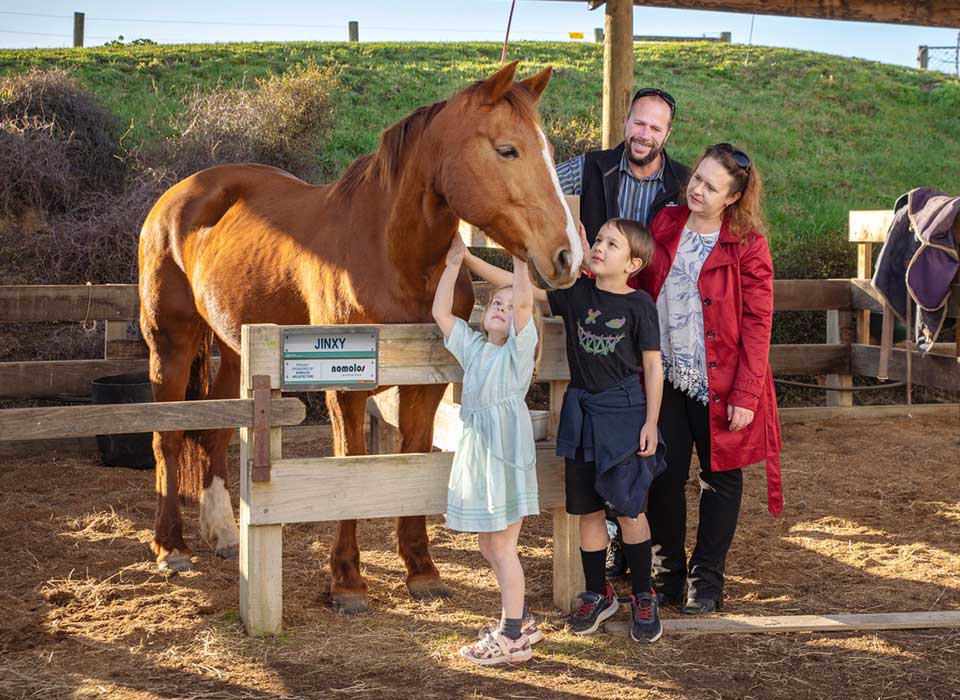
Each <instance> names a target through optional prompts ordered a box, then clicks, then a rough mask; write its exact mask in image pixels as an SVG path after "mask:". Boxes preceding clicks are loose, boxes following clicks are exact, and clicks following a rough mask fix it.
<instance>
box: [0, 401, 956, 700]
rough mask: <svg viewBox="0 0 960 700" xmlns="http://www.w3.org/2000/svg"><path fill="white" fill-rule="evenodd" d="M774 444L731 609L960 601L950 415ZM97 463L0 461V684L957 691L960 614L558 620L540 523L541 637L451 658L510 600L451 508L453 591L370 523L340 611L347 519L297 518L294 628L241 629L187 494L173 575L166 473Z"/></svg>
mask: <svg viewBox="0 0 960 700" xmlns="http://www.w3.org/2000/svg"><path fill="white" fill-rule="evenodd" d="M784 441H785V452H784V460H783V463H784V483H785V488H786V497H787V507H786V511H785V515H784V516H783V517H781V518H779V519H774V518H772V517H770V516H769V515H768V514H767V513H766V510H765V491H764V489H765V485H764V480H763V474H762V469H758V468H752V469H751V470H749V471H748V472H747V475H746V476H747V478H746V479H745V481H746V487H745V494H744V509H743V515H742V518H741V524H740V529H739V531H738V533H737V538H736V540H735V541H734V545H733V549H732V551H731V554H730V558H729V560H728V573H729V583H728V588H727V607H726V609H725V610H726V611H728V612H730V613H739V614H750V615H778V614H798V613H821V614H826V613H850V612H894V611H917V610H960V472H958V463H960V460H958V456H960V419H952V420H950V421H946V422H944V421H942V420H934V419H928V418H916V419H912V420H911V419H907V418H896V419H884V420H877V421H850V422H845V423H841V424H830V423H813V422H811V423H807V424H800V425H790V426H785V429H784ZM310 449H311V451H312V452H313V453H316V452H317V451H318V450H319V449H320V446H317V445H314V446H312V448H310ZM96 464H97V463H96V458H95V456H94V455H90V456H89V457H86V458H78V457H67V456H62V455H60V456H58V455H57V454H43V455H36V456H35V457H32V458H21V459H16V460H11V459H8V460H6V461H5V463H3V464H2V466H0V493H2V496H0V499H2V500H0V503H2V506H0V557H2V561H3V567H2V571H3V586H2V588H0V611H2V612H0V697H2V698H101V697H102V698H116V699H117V700H126V699H128V698H191V699H193V698H195V699H198V700H199V699H204V700H207V699H219V698H238V699H245V698H347V699H351V700H353V699H356V700H361V699H366V698H377V699H380V698H395V697H396V698H408V697H409V698H437V699H446V698H461V697H462V698H570V699H574V698H576V699H578V700H580V699H582V700H587V699H590V700H594V699H595V700H601V699H602V700H613V699H618V698H631V699H633V698H637V699H641V698H642V699H652V698H664V699H666V698H670V699H674V698H689V699H700V698H703V699H707V698H711V699H713V698H757V699H767V698H770V699H774V698H784V699H791V700H793V699H797V698H854V699H855V698H884V699H892V698H924V699H929V698H950V697H960V630H927V631H923V630H920V631H900V632H882V633H876V634H875V633H862V634H858V633H847V634H778V635H772V634H771V635H728V636H701V637H696V636H673V637H671V636H669V635H667V636H665V637H664V638H663V640H662V641H661V642H659V643H657V644H655V645H653V646H651V647H638V646H637V645H635V644H633V643H631V642H629V641H627V640H624V639H619V638H614V637H612V636H609V635H596V636H593V637H589V638H576V637H573V636H571V635H567V634H565V633H563V632H562V629H561V628H562V620H561V618H560V615H559V614H558V612H557V611H556V610H555V609H554V608H553V606H552V603H551V588H550V576H551V559H550V546H551V540H550V534H551V528H550V518H549V516H540V517H538V518H534V519H532V520H531V521H530V522H529V523H528V525H527V526H526V527H525V532H524V535H523V537H522V539H521V545H522V555H523V558H524V563H525V567H526V570H527V575H528V591H529V599H530V603H531V608H532V610H533V611H534V613H535V614H536V615H538V616H540V617H542V618H544V619H545V620H546V624H545V627H546V629H547V632H548V634H547V638H546V640H545V641H544V642H543V643H542V644H541V645H539V646H538V647H537V655H536V657H535V659H534V660H533V661H532V662H529V663H527V664H525V665H522V666H518V667H513V668H509V667H508V668H496V669H480V668H477V667H473V666H471V665H470V664H468V663H467V662H465V661H463V660H462V659H460V657H459V656H458V655H457V650H458V648H459V647H460V646H461V645H462V644H463V643H464V642H465V641H466V640H468V639H469V638H470V636H471V635H472V634H474V633H475V630H476V629H477V628H478V626H479V625H481V624H482V623H484V622H485V621H486V620H487V619H488V618H489V617H492V616H493V615H494V614H495V612H496V611H497V610H498V607H499V603H498V596H497V593H496V588H495V582H494V578H493V576H492V574H491V573H490V571H489V570H488V569H487V568H486V567H485V566H484V563H483V561H482V558H481V557H480V555H479V553H478V551H477V546H476V538H475V537H474V536H469V535H462V534H456V533H452V532H449V531H447V530H446V529H444V527H443V525H442V519H440V518H432V519H431V520H430V532H431V537H432V540H433V553H434V556H435V558H436V561H437V564H438V566H439V568H440V571H441V573H442V574H443V576H444V578H445V580H446V582H447V583H448V584H449V585H450V587H451V589H452V591H453V597H452V598H450V599H448V600H445V601H436V602H432V603H417V602H415V601H413V600H412V599H411V598H410V597H409V596H408V594H407V592H406V589H405V587H404V586H403V577H402V566H401V564H400V561H399V559H398V557H397V556H396V554H395V552H394V550H395V540H394V536H393V533H392V526H391V523H389V522H386V521H365V522H363V523H362V524H361V544H362V547H363V555H362V561H363V571H364V574H365V576H366V577H367V580H368V582H369V584H370V593H371V601H372V606H373V612H372V613H371V614H370V615H367V616H364V617H360V618H342V617H338V616H336V615H334V614H333V613H332V612H331V610H330V608H329V605H328V597H327V592H326V591H327V588H328V583H329V580H328V574H327V572H326V570H325V568H324V564H325V562H326V559H327V556H328V553H329V545H330V542H331V538H332V532H333V525H332V524H315V525H298V526H288V527H286V528H285V530H284V571H283V584H284V593H283V594H284V627H285V632H284V633H283V634H282V635H281V636H280V637H278V638H270V639H250V638H248V637H246V636H244V634H243V632H242V630H241V627H240V623H239V619H238V595H239V594H238V585H237V570H236V562H235V561H222V560H219V559H217V558H215V557H214V556H213V555H212V553H211V552H210V551H209V549H208V548H206V547H205V546H204V545H203V544H201V543H199V542H197V524H196V508H195V507H194V506H188V507H187V508H186V511H185V512H186V516H187V523H188V526H187V527H188V532H189V536H190V537H191V539H192V541H193V542H194V543H195V554H196V559H195V562H196V570H195V571H193V572H190V573H187V574H183V575H180V576H174V577H170V578H167V577H165V576H162V575H161V574H159V573H158V572H157V571H156V570H155V567H154V564H153V562H152V560H151V556H150V554H149V550H148V543H149V541H150V538H151V528H152V524H153V509H154V496H153V490H152V489H153V483H152V482H153V473H152V472H142V471H132V470H126V469H107V468H103V467H99V466H97V465H96ZM695 488H696V487H695V485H694V484H691V486H690V494H691V495H693V494H695ZM691 502H695V501H693V499H691ZM234 503H236V493H234ZM691 510H692V512H691V522H692V525H695V523H696V517H695V514H694V512H693V509H691ZM623 614H624V613H618V615H623ZM667 614H668V615H674V614H675V613H667ZM618 619H619V618H618Z"/></svg>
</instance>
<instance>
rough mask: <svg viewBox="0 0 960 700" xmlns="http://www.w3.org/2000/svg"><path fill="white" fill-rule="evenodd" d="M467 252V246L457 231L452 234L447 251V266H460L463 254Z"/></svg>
mask: <svg viewBox="0 0 960 700" xmlns="http://www.w3.org/2000/svg"><path fill="white" fill-rule="evenodd" d="M466 254H467V246H465V245H464V244H463V239H462V238H460V232H459V231H458V232H457V233H455V234H454V235H453V240H452V241H450V250H448V251H447V267H460V265H462V264H463V256H464V255H466Z"/></svg>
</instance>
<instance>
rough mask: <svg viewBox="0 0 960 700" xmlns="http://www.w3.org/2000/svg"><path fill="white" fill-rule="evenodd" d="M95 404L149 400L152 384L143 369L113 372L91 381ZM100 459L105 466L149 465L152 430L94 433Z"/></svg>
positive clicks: (143, 401) (151, 466)
mask: <svg viewBox="0 0 960 700" xmlns="http://www.w3.org/2000/svg"><path fill="white" fill-rule="evenodd" d="M91 385H92V397H93V403H95V404H111V403H150V402H152V401H153V388H152V387H151V384H150V378H149V376H148V375H147V373H146V372H135V373H131V374H115V375H112V376H110V377H99V378H98V379H94V380H93V381H92V382H91ZM97 449H99V450H100V460H101V461H102V462H103V465H104V466H106V467H132V468H133V469H153V468H154V467H155V466H156V463H155V461H154V459H153V433H122V434H118V435H97Z"/></svg>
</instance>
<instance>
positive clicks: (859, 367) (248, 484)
mask: <svg viewBox="0 0 960 700" xmlns="http://www.w3.org/2000/svg"><path fill="white" fill-rule="evenodd" d="M867 243H872V241H867ZM863 257H864V258H865V259H869V253H867V254H866V255H865V256H863ZM774 302H775V303H774V308H775V310H776V311H777V312H782V311H826V312H827V313H828V329H827V331H828V332H827V336H828V340H829V341H830V342H827V343H824V344H807V345H774V346H772V347H771V349H770V362H771V365H772V367H773V371H774V373H775V374H777V375H811V374H816V375H827V376H829V377H833V381H835V382H837V385H838V386H843V384H844V383H849V382H850V381H851V378H852V376H853V375H865V376H875V375H876V372H877V368H878V366H879V359H880V348H879V347H877V346H872V345H869V344H867V343H863V342H852V341H854V340H863V339H867V340H869V338H868V337H865V336H863V334H862V331H863V329H862V328H858V325H859V324H864V323H866V324H868V323H869V317H868V316H867V315H868V314H869V313H870V312H875V311H880V310H881V309H882V306H881V304H880V302H879V301H878V298H877V295H876V293H875V292H874V291H873V290H872V288H871V287H870V284H869V282H867V281H866V280H863V279H855V280H778V281H776V282H775V284H774ZM948 314H949V315H950V316H952V317H955V318H956V317H960V286H955V287H954V289H953V294H952V297H951V299H950V302H949V304H948ZM136 317H137V295H136V288H135V287H134V286H133V285H99V286H91V285H87V286H80V285H78V286H16V287H0V322H20V321H51V320H61V321H62V320H71V321H90V320H93V319H97V320H105V321H107V322H108V323H123V324H126V322H127V321H128V320H133V319H135V318H136ZM831 328H832V330H831ZM282 329H283V327H280V326H275V325H253V326H244V327H243V337H242V346H243V348H242V369H241V398H239V399H231V400H224V401H204V402H172V403H164V404H147V405H137V406H135V407H133V406H72V407H52V408H29V409H6V410H4V411H0V442H2V441H5V440H24V439H43V438H49V437H69V436H81V435H93V434H109V433H129V432H145V431H154V430H197V429H212V428H224V427H235V426H239V427H240V452H241V457H240V462H241V465H240V466H241V481H240V486H241V500H240V525H241V543H240V572H241V582H240V591H241V603H240V606H241V616H242V618H243V620H244V623H245V624H246V626H247V629H248V631H250V632H251V633H253V634H263V633H274V632H277V631H279V630H280V628H281V617H282V564H281V562H282V544H281V532H282V526H283V524H284V523H292V522H312V521H328V520H338V519H344V518H346V519H354V518H373V517H396V516H402V515H433V514H438V513H442V512H443V511H444V509H445V505H446V504H445V498H446V483H447V477H448V473H449V469H450V466H451V463H452V455H451V453H450V452H431V453H425V454H372V455H367V456H358V457H341V458H333V457H330V458H317V459H283V458H282V433H281V428H282V427H283V426H290V425H295V424H296V423H299V422H300V421H301V420H302V419H303V414H304V408H303V405H302V404H300V402H299V401H297V400H295V399H284V398H282V397H281V396H280V390H279V386H280V383H279V372H280V367H281V363H280V352H281V347H280V338H281V335H280V334H281V331H282ZM378 330H379V333H380V344H379V375H380V377H379V380H380V384H381V385H384V386H390V385H410V384H446V383H454V384H455V383H457V382H460V381H461V379H462V373H461V369H460V367H459V366H458V365H457V363H456V362H455V361H454V359H453V358H452V357H451V356H450V355H449V354H448V353H447V352H446V350H445V349H444V347H443V341H442V336H441V334H440V331H439V329H438V328H437V327H436V326H435V325H433V324H404V325H383V326H378ZM116 335H119V334H116ZM117 340H121V339H120V338H113V339H111V338H110V336H109V334H108V337H107V345H106V354H107V355H110V354H111V347H112V348H113V349H114V351H115V350H116V348H123V353H124V354H126V355H133V356H127V357H107V358H105V359H102V360H65V361H43V362H36V361H27V362H8V363H0V398H26V397H30V398H37V397H41V398H53V397H58V396H63V395H70V394H75V395H76V394H86V393H88V392H89V385H90V384H89V383H90V380H92V379H94V378H96V377H98V376H102V375H106V374H112V373H119V372H131V371H137V370H144V369H146V366H147V362H146V359H145V358H144V357H142V354H143V352H142V343H141V342H139V341H130V342H125V343H123V344H121V345H114V346H111V345H110V343H111V342H112V341H113V342H115V341H117ZM543 348H544V349H543V362H542V364H541V368H540V372H539V379H540V380H542V381H546V382H548V383H549V387H550V398H549V406H550V410H549V412H548V415H547V420H546V423H547V427H546V429H545V432H546V433H547V438H548V439H547V440H545V441H544V442H542V443H540V444H539V445H538V457H539V459H538V467H537V469H538V475H539V478H540V486H541V494H540V495H541V506H542V508H543V509H544V510H552V511H553V534H554V554H553V557H554V584H553V585H554V601H555V603H556V604H557V606H558V607H560V608H561V609H569V607H570V606H571V604H572V602H573V600H574V595H575V593H576V592H577V591H578V590H581V589H582V584H581V577H582V573H581V570H580V566H579V552H578V549H579V541H578V536H577V528H576V520H575V518H572V517H570V516H568V515H566V513H565V512H564V511H563V495H564V494H563V478H562V469H563V462H562V460H560V459H559V458H557V457H556V456H555V455H554V450H553V445H552V438H553V437H554V436H555V431H556V424H557V421H558V417H559V407H560V401H561V398H562V395H563V391H564V389H565V387H566V384H567V381H568V380H569V371H568V368H567V364H566V360H565V346H564V337H563V327H562V324H561V323H560V322H559V320H555V319H547V320H546V322H545V324H544V336H543ZM138 355H140V356H138ZM905 358H906V351H905V350H896V351H895V355H894V358H893V360H892V362H891V366H890V372H889V375H890V378H891V379H892V380H899V379H904V378H905V376H906V369H905ZM912 363H913V368H912V372H913V380H914V381H915V382H916V383H918V384H925V385H928V386H934V387H939V388H942V389H947V390H953V391H960V368H958V364H957V357H956V354H952V355H948V354H928V355H925V356H921V355H919V354H918V353H913V356H912ZM255 378H258V381H259V382H261V383H262V385H261V387H260V389H261V391H260V393H261V396H262V395H263V393H264V392H263V390H264V387H268V388H269V394H270V396H271V401H270V406H271V407H270V409H269V411H268V412H269V415H271V416H272V420H271V422H270V423H269V424H264V423H263V421H262V420H261V421H260V426H259V428H260V431H259V434H258V437H256V436H255V428H254V427H253V426H255V425H257V423H258V419H257V415H258V414H257V411H256V410H255V406H254V400H253V399H254V384H255ZM798 410H805V409H798ZM828 410H836V411H837V415H849V413H848V412H849V411H850V409H846V408H843V407H838V408H836V409H828ZM261 415H262V414H261ZM375 415H376V417H377V421H376V423H375V427H377V428H378V430H379V431H380V435H381V438H380V440H379V445H377V446H378V447H379V448H380V449H381V450H383V449H386V450H387V451H389V452H394V451H395V449H394V448H391V445H392V444H395V443H393V442H392V441H390V442H386V441H385V439H384V437H383V436H384V435H385V434H386V433H385V432H383V431H382V429H383V428H384V427H385V424H389V423H391V422H397V417H396V415H395V414H394V415H392V416H391V415H390V414H389V412H382V411H381V412H375ZM387 427H388V426H387ZM255 456H257V460H256V461H257V466H258V467H259V477H258V478H257V479H256V480H255V479H254V474H253V471H254V457H255ZM264 463H266V464H268V465H269V470H268V471H266V472H265V471H264V469H263V467H264ZM265 474H266V479H264V475H265ZM385 483H389V485H390V488H389V491H388V492H385V491H384V489H383V488H382V487H383V484H385Z"/></svg>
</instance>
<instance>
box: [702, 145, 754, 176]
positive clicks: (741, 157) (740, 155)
mask: <svg viewBox="0 0 960 700" xmlns="http://www.w3.org/2000/svg"><path fill="white" fill-rule="evenodd" d="M710 150H712V151H722V152H724V153H729V154H730V155H732V156H733V162H735V163H736V164H737V165H739V166H740V167H741V168H743V169H744V170H749V169H750V156H748V155H747V154H746V153H744V152H743V151H741V150H740V149H739V148H734V147H733V146H732V145H730V144H729V143H718V144H716V145H714V146H711V147H710Z"/></svg>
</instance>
